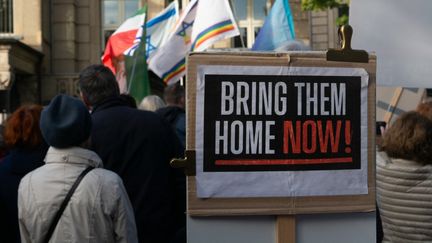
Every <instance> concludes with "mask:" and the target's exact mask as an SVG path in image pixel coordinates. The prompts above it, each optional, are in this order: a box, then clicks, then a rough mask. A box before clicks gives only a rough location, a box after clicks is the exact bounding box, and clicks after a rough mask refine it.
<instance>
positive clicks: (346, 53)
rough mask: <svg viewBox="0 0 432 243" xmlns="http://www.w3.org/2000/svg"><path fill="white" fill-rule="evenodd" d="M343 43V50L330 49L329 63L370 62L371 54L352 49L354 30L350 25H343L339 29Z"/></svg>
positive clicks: (328, 53) (328, 54)
mask: <svg viewBox="0 0 432 243" xmlns="http://www.w3.org/2000/svg"><path fill="white" fill-rule="evenodd" d="M338 34H339V37H340V38H341V41H342V49H329V50H328V51H327V61H337V62H365V63H367V62H369V54H368V53H367V52H366V51H364V50H353V49H351V38H352V34H353V29H352V27H351V26H350V25H343V26H341V27H339V29H338Z"/></svg>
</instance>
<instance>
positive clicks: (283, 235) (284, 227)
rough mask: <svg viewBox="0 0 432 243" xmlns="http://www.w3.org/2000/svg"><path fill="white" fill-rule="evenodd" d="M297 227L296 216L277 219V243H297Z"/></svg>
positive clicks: (284, 216) (283, 216) (281, 216)
mask: <svg viewBox="0 0 432 243" xmlns="http://www.w3.org/2000/svg"><path fill="white" fill-rule="evenodd" d="M295 242H296V227H295V216H294V215H278V216H277V217H276V243H295Z"/></svg>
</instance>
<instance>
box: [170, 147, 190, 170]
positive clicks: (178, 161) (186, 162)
mask: <svg viewBox="0 0 432 243" xmlns="http://www.w3.org/2000/svg"><path fill="white" fill-rule="evenodd" d="M195 161H196V160H195V151H194V150H186V151H185V157H184V158H174V159H172V160H171V161H170V165H171V167H172V168H183V169H184V173H185V175H187V176H194V175H195V174H196V169H195V163H196V162H195Z"/></svg>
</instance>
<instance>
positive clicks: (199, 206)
mask: <svg viewBox="0 0 432 243" xmlns="http://www.w3.org/2000/svg"><path fill="white" fill-rule="evenodd" d="M339 34H340V36H341V39H342V49H340V50H329V51H327V53H325V55H324V58H323V55H322V53H301V52H300V53H290V54H289V55H287V54H280V53H211V52H206V53H192V54H190V56H189V57H188V62H187V63H188V65H187V70H188V71H187V78H188V79H187V87H186V93H187V119H188V123H187V124H188V125H187V126H188V127H187V137H186V142H187V149H186V152H185V158H183V159H173V160H172V161H171V165H172V167H175V168H184V169H185V174H186V175H188V178H187V182H188V191H187V194H188V195H187V196H188V205H187V207H188V209H187V213H188V214H189V215H191V216H235V215H275V216H276V232H275V234H276V242H277V243H295V242H296V240H295V238H296V222H295V220H296V219H295V214H311V213H340V212H370V211H374V210H375V178H374V169H375V168H374V160H375V139H374V135H375V65H376V59H375V57H374V56H372V57H369V55H368V53H367V52H365V51H361V50H352V49H351V43H350V41H351V36H352V28H351V27H350V26H343V27H341V28H340V29H339ZM224 55H225V56H224ZM228 56H229V57H228ZM227 59H229V63H230V65H233V66H236V65H252V66H254V65H256V66H278V65H279V66H284V65H287V64H288V65H294V66H300V67H303V66H306V67H308V66H316V67H347V68H356V67H361V68H364V69H365V70H366V71H367V72H368V74H369V84H368V100H367V107H368V110H367V111H368V121H367V127H368V130H367V136H368V138H367V141H368V142H367V150H368V152H367V156H366V158H364V159H366V160H367V174H368V178H367V183H368V193H367V194H365V195H341V196H315V197H253V198H247V197H246V198H229V197H223V198H213V197H210V198H198V197H197V188H196V178H195V175H196V153H195V148H196V146H197V145H196V144H195V143H196V140H195V129H196V127H195V126H196V124H195V122H194V121H195V118H196V116H197V113H196V110H195V107H196V103H197V99H196V97H197V93H196V92H197V91H196V90H195V89H196V80H197V72H198V65H199V64H202V65H222V64H223V65H226V60H227ZM287 62H288V63H287ZM355 63H364V64H355ZM362 136H365V134H362Z"/></svg>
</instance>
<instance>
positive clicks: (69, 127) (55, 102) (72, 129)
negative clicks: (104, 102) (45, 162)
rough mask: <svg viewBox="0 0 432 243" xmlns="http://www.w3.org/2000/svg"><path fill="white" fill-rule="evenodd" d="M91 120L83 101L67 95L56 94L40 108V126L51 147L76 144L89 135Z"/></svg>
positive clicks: (64, 146)
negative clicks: (48, 102)
mask: <svg viewBox="0 0 432 243" xmlns="http://www.w3.org/2000/svg"><path fill="white" fill-rule="evenodd" d="M91 126H92V121H91V117H90V113H89V111H88V110H87V108H86V106H85V105H84V103H83V102H82V101H81V100H79V99H76V98H73V97H71V96H67V95H57V96H56V97H54V98H53V99H52V100H51V102H50V104H49V105H48V106H47V107H45V108H44V109H43V110H42V114H41V118H40V128H41V132H42V136H43V137H44V139H45V141H46V142H47V143H48V144H49V145H50V146H52V147H56V148H67V147H72V146H78V145H80V144H82V143H83V142H84V141H86V140H87V139H88V138H89V136H90V131H91Z"/></svg>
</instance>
